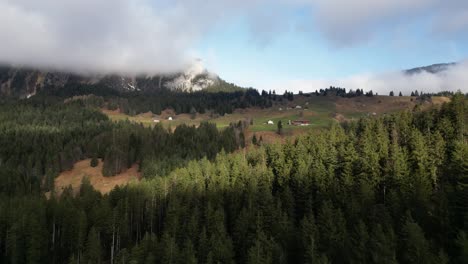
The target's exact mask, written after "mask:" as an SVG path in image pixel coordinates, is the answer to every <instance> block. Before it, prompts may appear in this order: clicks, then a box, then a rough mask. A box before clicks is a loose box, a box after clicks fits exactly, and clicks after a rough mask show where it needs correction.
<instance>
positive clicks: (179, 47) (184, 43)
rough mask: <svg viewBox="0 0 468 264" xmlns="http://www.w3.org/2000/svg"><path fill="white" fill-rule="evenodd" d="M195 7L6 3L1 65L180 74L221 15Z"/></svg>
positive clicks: (1, 5)
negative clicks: (197, 42) (194, 45)
mask: <svg viewBox="0 0 468 264" xmlns="http://www.w3.org/2000/svg"><path fill="white" fill-rule="evenodd" d="M196 2H197V1H185V2H183V1H157V2H153V1H148V0H98V1H96V0H80V1H61V0H41V1H29V0H0V10H2V15H1V16H0V35H1V36H2V41H1V42H0V61H1V62H3V63H9V64H15V65H17V64H19V65H27V66H36V67H52V68H58V69H67V70H74V71H80V72H96V71H97V72H117V73H154V72H172V71H177V70H180V69H181V68H183V67H185V66H186V65H188V64H190V63H191V61H192V60H193V58H194V55H193V53H194V52H193V50H192V49H193V48H192V46H193V44H194V42H195V41H196V40H197V39H198V38H199V37H200V36H201V35H202V34H203V32H204V31H205V30H206V28H208V25H209V24H210V23H211V22H212V21H215V20H217V19H219V16H220V14H219V13H216V12H213V14H211V15H210V16H208V15H209V14H210V13H211V12H212V11H213V9H212V8H207V9H206V10H204V9H201V10H202V11H200V12H199V13H197V12H196V10H197V9H196V6H195V4H196ZM213 2H214V1H213ZM213 8H215V9H216V8H220V7H216V6H214V7H213Z"/></svg>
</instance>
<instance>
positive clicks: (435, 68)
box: [404, 62, 457, 75]
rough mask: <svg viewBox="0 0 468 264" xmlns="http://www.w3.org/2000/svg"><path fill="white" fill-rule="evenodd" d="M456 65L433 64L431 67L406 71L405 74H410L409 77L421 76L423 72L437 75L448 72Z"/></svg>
mask: <svg viewBox="0 0 468 264" xmlns="http://www.w3.org/2000/svg"><path fill="white" fill-rule="evenodd" d="M455 65H457V63H455V62H451V63H438V64H432V65H429V66H423V67H417V68H413V69H409V70H405V71H404V72H405V73H406V74H409V75H413V74H419V73H422V72H428V73H432V74H436V73H440V72H444V71H446V70H448V69H449V68H451V67H453V66H455Z"/></svg>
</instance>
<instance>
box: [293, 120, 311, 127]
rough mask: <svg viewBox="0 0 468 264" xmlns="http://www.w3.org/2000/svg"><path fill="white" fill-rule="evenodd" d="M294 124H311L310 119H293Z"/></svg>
mask: <svg viewBox="0 0 468 264" xmlns="http://www.w3.org/2000/svg"><path fill="white" fill-rule="evenodd" d="M292 124H293V125H294V126H308V125H310V121H309V120H294V121H292Z"/></svg>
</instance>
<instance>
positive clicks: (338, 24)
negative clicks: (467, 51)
mask: <svg viewBox="0 0 468 264" xmlns="http://www.w3.org/2000/svg"><path fill="white" fill-rule="evenodd" d="M298 1H301V2H302V3H305V4H308V5H309V6H310V8H312V9H313V14H314V21H315V24H316V27H317V29H318V30H320V31H321V32H322V33H323V34H324V36H325V37H326V38H327V39H329V40H330V41H331V42H332V43H334V44H335V45H337V46H348V45H352V44H356V43H361V42H365V41H367V40H369V39H370V38H372V37H373V36H374V35H376V34H378V33H379V32H382V29H383V28H384V29H385V31H387V32H388V31H391V30H393V29H395V28H396V27H398V26H402V27H406V28H407V27H409V26H411V25H412V24H413V23H420V22H421V21H425V20H429V21H425V23H426V24H427V25H426V27H428V28H420V29H421V30H422V31H427V32H431V33H435V35H437V36H438V37H441V38H452V37H454V36H456V35H457V34H459V33H463V32H467V31H468V1H466V0H377V1H376V0H350V1H342V0H298Z"/></svg>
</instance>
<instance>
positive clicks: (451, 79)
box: [267, 60, 468, 95]
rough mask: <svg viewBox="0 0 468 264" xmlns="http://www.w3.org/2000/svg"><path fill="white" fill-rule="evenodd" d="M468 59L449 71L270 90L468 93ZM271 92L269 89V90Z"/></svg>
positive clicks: (393, 74) (284, 85)
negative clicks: (331, 89)
mask: <svg viewBox="0 0 468 264" xmlns="http://www.w3.org/2000/svg"><path fill="white" fill-rule="evenodd" d="M467 84H468V60H464V61H462V62H459V63H457V64H456V65H454V66H451V67H449V68H448V69H447V70H445V71H442V72H439V73H436V74H432V73H428V72H425V71H423V72H421V73H417V74H406V73H405V72H404V71H397V72H385V73H380V74H373V73H363V74H357V75H353V76H349V77H346V78H341V79H330V80H326V79H310V80H307V79H301V80H291V81H283V82H281V81H280V82H279V83H278V84H273V85H272V86H271V87H270V89H274V90H276V91H279V92H283V91H284V90H289V91H294V92H296V93H297V92H299V91H302V92H314V91H315V90H320V89H324V88H327V87H330V86H336V87H343V88H346V89H347V90H348V91H349V90H350V89H352V90H356V89H364V91H369V90H372V91H373V92H374V93H378V94H380V95H388V94H389V93H390V91H393V92H394V93H395V94H396V95H398V93H399V92H402V94H403V95H410V94H411V92H412V91H415V90H418V91H419V92H424V93H437V92H442V91H458V90H460V91H462V92H463V93H467V92H468V85H467ZM267 89H268V88H267Z"/></svg>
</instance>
